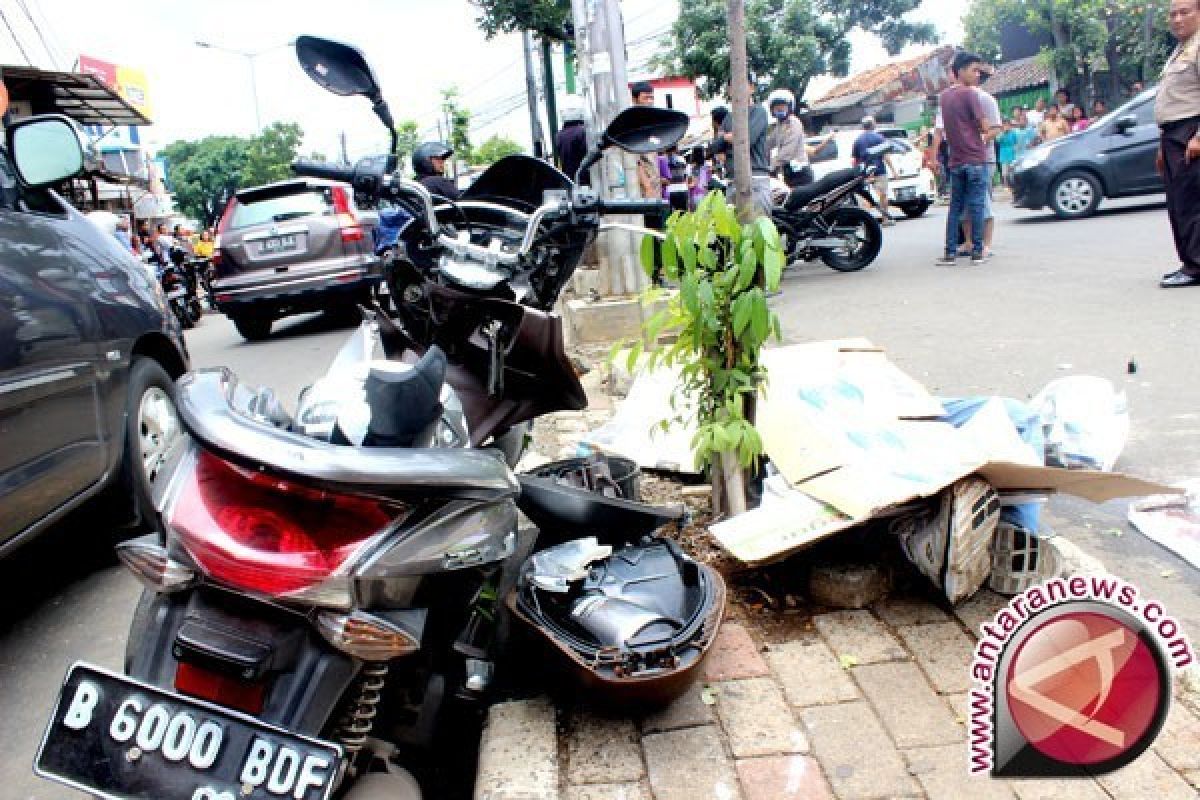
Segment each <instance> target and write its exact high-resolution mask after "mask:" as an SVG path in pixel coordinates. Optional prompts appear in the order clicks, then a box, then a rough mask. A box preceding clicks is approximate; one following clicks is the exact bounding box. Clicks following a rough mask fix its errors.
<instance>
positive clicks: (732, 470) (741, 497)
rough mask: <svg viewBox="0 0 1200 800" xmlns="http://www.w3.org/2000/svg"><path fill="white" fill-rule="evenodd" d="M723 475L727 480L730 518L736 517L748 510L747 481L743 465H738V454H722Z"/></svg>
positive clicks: (726, 487) (726, 498)
mask: <svg viewBox="0 0 1200 800" xmlns="http://www.w3.org/2000/svg"><path fill="white" fill-rule="evenodd" d="M721 474H722V476H723V477H724V479H725V490H726V492H728V495H727V496H726V497H725V500H726V501H727V505H728V512H729V516H731V517H736V516H737V515H738V514H741V513H742V512H744V511H745V510H746V481H745V479H744V476H743V473H742V465H741V464H739V463H738V457H737V453H734V452H732V451H730V452H725V453H721Z"/></svg>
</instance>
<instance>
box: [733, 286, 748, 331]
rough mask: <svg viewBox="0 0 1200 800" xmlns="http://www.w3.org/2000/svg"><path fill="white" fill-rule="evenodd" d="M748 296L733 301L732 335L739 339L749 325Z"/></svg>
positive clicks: (741, 296)
mask: <svg viewBox="0 0 1200 800" xmlns="http://www.w3.org/2000/svg"><path fill="white" fill-rule="evenodd" d="M751 311H752V309H751V307H750V296H749V295H745V294H743V295H740V296H739V297H738V298H737V299H736V300H734V301H733V335H734V336H737V337H741V335H742V334H743V333H745V332H746V326H748V325H749V324H750V314H751Z"/></svg>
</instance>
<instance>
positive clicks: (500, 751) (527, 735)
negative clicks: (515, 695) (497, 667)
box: [475, 697, 558, 800]
mask: <svg viewBox="0 0 1200 800" xmlns="http://www.w3.org/2000/svg"><path fill="white" fill-rule="evenodd" d="M557 797H558V732H557V730H556V725H555V711H554V705H553V703H551V702H550V700H548V699H546V698H544V697H539V698H534V699H532V700H518V701H515V702H511V703H498V704H497V705H494V706H492V708H491V709H490V710H489V711H488V718H487V723H486V724H485V725H484V728H483V735H482V738H481V740H480V743H479V767H478V769H477V771H476V775H475V800H554V799H555V798H557Z"/></svg>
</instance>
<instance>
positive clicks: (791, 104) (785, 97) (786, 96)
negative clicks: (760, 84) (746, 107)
mask: <svg viewBox="0 0 1200 800" xmlns="http://www.w3.org/2000/svg"><path fill="white" fill-rule="evenodd" d="M780 103H783V104H785V105H787V110H788V113H789V114H791V113H794V112H795V110H796V96H795V95H794V94H792V93H791V92H789V91H788V90H787V89H776V90H775V91H773V92H771V93H770V94H769V95H767V110H768V111H770V110H772V109H774V108H775V106H777V105H779V104H780Z"/></svg>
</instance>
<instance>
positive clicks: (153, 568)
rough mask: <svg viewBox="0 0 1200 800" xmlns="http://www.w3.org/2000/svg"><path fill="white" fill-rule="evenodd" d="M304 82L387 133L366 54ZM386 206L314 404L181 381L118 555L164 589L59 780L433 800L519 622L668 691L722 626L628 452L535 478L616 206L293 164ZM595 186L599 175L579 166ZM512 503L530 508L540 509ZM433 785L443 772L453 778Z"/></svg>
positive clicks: (546, 186) (535, 168) (155, 794)
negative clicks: (628, 462)
mask: <svg viewBox="0 0 1200 800" xmlns="http://www.w3.org/2000/svg"><path fill="white" fill-rule="evenodd" d="M296 51H297V56H298V58H299V61H300V64H301V66H302V67H303V69H304V71H305V72H306V73H307V74H308V75H309V76H310V77H311V78H312V79H313V80H315V81H316V82H317V83H318V84H319V85H321V86H322V87H324V88H325V89H327V90H329V91H331V92H334V93H336V94H341V95H359V96H364V97H367V98H368V99H369V100H370V101H371V103H372V106H373V109H374V111H375V113H376V114H377V115H378V117H379V118H380V120H381V121H382V122H383V123H384V124H385V126H386V127H387V128H388V130H389V131H391V132H392V136H393V148H392V149H393V152H394V151H395V133H394V131H395V125H394V124H393V122H392V119H391V114H390V112H389V111H388V108H387V105H386V103H385V102H384V100H383V98H382V94H381V91H380V88H379V86H378V84H377V82H376V80H375V77H374V75H373V73H372V71H371V68H370V67H369V65H368V64H367V61H366V59H365V58H364V56H363V55H362V53H361V52H359V51H358V50H357V49H355V48H353V47H350V46H347V45H344V44H340V43H337V42H332V41H329V40H325V39H319V38H316V37H309V36H302V37H300V38H299V39H298V40H297V42H296ZM687 122H688V120H687V117H686V115H683V114H680V113H678V112H673V111H667V110H662V109H654V108H631V109H627V110H626V111H624V112H622V113H621V114H619V115H618V116H617V117H616V118H615V119H614V120H613V122H612V124H611V125H610V126H609V128H608V129H607V130H606V131H605V133H604V134H603V140H602V142H601V143H600V144H599V146H598V147H597V148H596V149H594V150H593V151H592V152H591V153H590V154H589V156H588V158H587V159H586V160H585V162H584V166H582V167H581V168H580V169H581V171H582V170H585V169H587V168H589V167H590V166H592V165H593V164H595V163H596V162H597V161H599V159H600V158H601V157H602V154H603V151H604V150H606V149H608V148H612V147H617V148H622V149H625V150H627V151H630V152H634V153H646V152H654V151H659V150H662V149H665V148H666V147H669V146H670V145H671V144H673V143H674V142H676V141H678V139H679V138H680V137H681V136H682V135H683V134H684V132H685V130H686V128H687ZM294 168H295V171H296V172H298V173H299V174H302V175H310V176H316V177H326V178H333V179H335V180H341V181H345V182H347V183H350V184H351V185H353V187H354V189H355V191H356V194H357V195H359V196H361V197H363V198H364V199H367V200H371V201H374V202H375V203H376V204H377V205H379V206H381V207H386V208H387V209H388V210H389V211H390V212H391V213H393V214H394V216H393V217H392V222H393V223H395V224H392V225H391V227H392V229H393V230H394V234H395V235H394V237H392V238H391V239H390V240H389V242H388V243H387V245H386V247H385V248H384V249H386V250H387V251H388V253H389V255H388V257H387V263H386V280H387V283H388V288H389V292H390V294H391V301H392V304H393V305H394V307H395V314H396V316H395V318H394V319H393V318H391V317H390V316H388V315H386V314H383V313H382V312H381V311H380V310H378V309H377V310H376V312H375V313H374V314H368V315H367V319H365V320H364V323H363V325H362V326H361V327H360V328H359V330H358V331H357V332H356V333H355V334H354V335H353V336H352V337H351V338H350V340H349V341H348V342H347V343H346V344H345V346H344V347H343V348H342V350H341V351H340V352H339V354H338V356H337V357H336V358H335V359H334V361H333V364H332V365H331V367H330V368H329V371H328V372H327V373H326V375H325V376H324V377H322V378H321V379H320V380H318V381H316V382H315V383H314V384H313V385H312V386H311V387H309V388H308V389H307V390H305V392H304V393H302V395H301V397H300V399H299V401H298V404H297V407H296V410H295V412H294V413H291V412H289V411H288V410H287V409H286V408H285V407H284V406H283V404H282V403H281V402H279V400H278V399H277V398H276V397H275V395H274V393H273V392H272V391H271V390H269V389H262V388H255V387H249V386H245V385H243V384H241V383H240V382H239V381H238V380H237V377H236V376H235V375H234V374H233V373H231V372H230V371H228V370H225V369H213V370H201V371H197V372H194V373H190V374H188V375H186V376H185V377H184V378H182V379H181V380H180V382H179V383H178V385H177V387H176V393H177V406H178V409H179V413H180V418H181V421H182V422H183V425H184V427H185V428H186V431H187V433H188V436H187V437H183V438H182V439H181V441H180V443H179V445H178V446H177V447H176V448H175V449H174V451H173V452H172V453H171V454H170V456H169V459H168V463H167V465H166V466H165V467H164V471H163V472H164V475H165V477H164V479H163V480H161V481H160V482H159V483H158V484H157V486H156V487H155V497H154V500H155V507H156V509H157V510H158V511H159V513H160V515H161V519H162V522H163V529H164V530H163V532H162V533H160V534H152V535H149V536H145V537H142V538H139V539H134V540H131V541H129V542H126V543H123V544H122V545H120V546H119V549H118V553H119V556H120V559H121V561H122V562H123V563H124V564H125V565H126V566H127V567H128V568H129V569H130V570H131V571H132V572H133V574H134V575H135V576H137V577H138V578H139V580H141V582H142V583H143V584H144V585H145V587H146V589H145V592H144V593H143V596H142V598H141V600H140V602H139V604H138V607H137V610H136V613H135V615H134V619H133V622H132V624H131V628H130V632H129V641H128V646H127V652H126V659H125V665H124V672H123V673H116V672H112V671H109V670H105V669H101V668H98V667H95V666H91V665H88V664H83V663H79V664H76V665H74V666H73V667H72V668H71V669H70V670H69V672H68V674H67V678H66V680H65V683H64V685H63V688H62V690H61V693H60V695H59V698H58V701H57V703H56V706H55V708H54V710H53V712H52V714H51V717H50V720H49V724H48V727H47V730H46V733H45V736H44V738H43V741H42V744H41V747H40V749H39V752H38V756H37V760H36V763H35V768H36V770H37V772H38V774H40V775H42V776H44V777H47V778H50V779H52V780H56V781H59V782H62V783H65V784H68V785H70V786H73V787H76V788H78V789H81V790H83V791H85V792H88V793H90V794H92V795H95V796H99V797H105V798H147V799H149V798H154V799H155V800H158V799H160V798H191V799H192V800H234V798H239V800H240V799H246V798H249V799H251V800H253V799H254V798H282V797H285V796H286V797H291V798H295V800H317V799H318V798H321V799H325V798H331V797H338V798H346V799H347V800H384V798H387V799H388V800H414V799H415V798H420V797H422V795H423V791H422V789H423V787H422V786H421V783H422V780H425V781H426V784H427V785H426V786H425V787H424V790H425V794H426V796H437V797H443V796H446V794H445V792H444V791H443V790H442V788H441V787H438V786H431V785H429V784H430V783H431V782H430V781H429V772H428V769H427V768H426V763H427V762H428V761H430V760H436V759H434V758H433V755H434V754H438V753H440V754H443V755H444V754H445V753H446V752H449V751H452V750H454V748H456V747H457V748H458V749H459V750H466V751H468V752H469V747H464V746H463V744H462V738H463V735H462V733H461V732H460V731H461V728H459V729H458V730H456V729H455V727H454V722H455V721H458V724H460V725H461V723H462V720H468V721H476V722H477V720H478V719H479V718H480V716H481V715H482V712H483V710H484V709H486V704H487V702H488V701H489V699H490V698H491V697H492V692H493V691H494V690H495V687H496V685H497V683H498V681H499V680H500V679H501V678H502V677H503V675H504V670H505V667H506V663H507V662H506V658H505V657H506V652H507V649H508V646H509V643H510V641H511V640H512V638H513V636H515V635H516V634H517V633H518V632H521V634H522V635H523V636H525V637H526V639H527V640H528V641H533V642H535V643H537V644H538V645H539V646H541V647H542V648H543V649H544V651H545V652H546V653H547V654H549V655H550V656H552V657H554V658H557V659H559V660H558V661H557V662H555V663H557V664H559V665H560V667H559V670H560V672H561V673H562V674H563V675H564V676H570V677H571V678H573V679H574V680H576V681H578V683H579V684H580V685H582V686H584V687H587V688H591V689H592V690H594V691H596V692H600V693H602V696H604V697H607V698H612V699H616V700H618V701H621V702H627V703H632V704H643V703H661V702H665V701H667V700H669V699H671V698H672V697H674V696H676V695H677V694H678V693H679V692H680V691H682V689H683V688H684V687H686V686H687V684H688V682H689V681H690V680H691V679H692V678H693V676H694V675H695V673H696V671H697V668H698V666H699V664H700V663H701V660H702V659H703V657H704V655H705V654H706V652H707V650H708V647H709V645H710V644H711V642H712V640H713V638H714V636H715V634H716V631H717V627H718V625H719V624H720V621H721V616H722V613H723V609H724V599H725V590H724V585H723V583H722V581H721V578H720V577H719V575H717V573H716V572H714V571H713V570H711V569H710V568H708V567H707V566H705V565H702V564H699V563H697V562H695V561H693V560H692V559H690V558H688V557H687V556H686V555H684V554H683V553H682V552H681V551H680V550H679V548H678V547H677V546H676V545H675V544H674V543H673V542H672V541H670V540H669V539H666V538H664V537H661V536H656V535H655V531H657V530H658V529H659V528H660V527H662V526H663V525H664V524H667V523H670V522H673V521H676V520H677V519H678V517H679V516H680V512H678V511H674V510H671V509H665V508H659V507H655V506H650V505H646V504H643V503H641V502H639V501H638V497H637V488H636V481H635V480H633V479H632V478H631V476H630V474H629V472H628V470H625V471H621V470H617V469H616V468H615V467H616V464H615V462H616V460H615V459H614V460H613V461H608V462H606V461H605V460H604V459H598V458H586V459H576V460H573V461H572V462H569V463H558V464H551V465H547V466H545V467H543V468H541V469H540V470H539V471H538V474H521V475H518V474H515V473H514V471H513V468H514V466H515V465H516V464H517V461H518V459H519V458H520V456H521V454H522V452H523V450H524V448H525V445H526V442H527V438H528V430H529V426H530V423H531V421H532V420H533V419H535V418H536V417H538V416H540V415H542V414H546V413H549V412H552V411H557V410H566V409H582V408H583V407H585V405H586V396H585V394H584V392H583V389H582V387H581V385H580V383H579V379H578V377H577V375H576V372H575V369H574V368H573V365H572V364H571V362H570V360H569V359H568V358H567V356H566V354H565V352H564V349H563V332H562V321H561V319H560V318H559V317H558V316H557V315H556V314H555V313H554V312H553V311H552V310H551V309H552V307H553V305H554V303H555V301H556V299H557V298H558V295H559V293H560V292H561V290H562V288H563V287H564V286H565V285H566V283H567V282H568V280H569V279H570V277H571V274H572V272H573V271H574V269H575V267H576V265H577V264H578V262H579V260H580V258H581V257H582V254H583V251H584V248H585V247H587V245H588V244H589V243H590V242H591V241H593V239H594V238H595V236H596V235H597V233H598V232H600V231H601V230H603V229H604V228H605V224H603V223H602V221H601V219H602V217H603V216H604V215H606V214H629V215H633V214H644V213H651V212H653V213H659V212H660V211H661V210H662V207H663V205H664V204H663V203H662V202H661V201H657V200H652V201H640V200H628V201H615V202H609V201H605V200H601V199H599V198H598V197H597V196H596V194H595V193H594V192H592V191H591V190H590V189H587V188H586V187H580V186H579V185H578V181H575V182H572V181H571V180H570V179H569V178H568V177H567V176H565V175H563V174H562V173H560V172H558V171H557V170H555V169H554V168H553V167H551V166H549V165H547V164H546V163H544V162H542V161H538V160H536V159H532V158H528V157H525V156H510V157H508V158H505V159H502V160H501V161H499V162H497V163H496V164H495V165H494V166H492V167H491V168H490V169H488V170H487V171H486V172H485V173H484V174H483V175H481V176H480V177H479V179H478V180H477V181H476V182H475V183H474V184H473V185H472V186H471V187H470V189H468V190H467V191H466V192H465V193H464V195H463V197H462V198H461V199H459V200H458V201H456V202H454V203H448V204H445V205H439V206H435V205H434V201H433V198H432V197H431V196H430V194H429V193H428V191H426V190H425V189H424V188H423V187H422V186H421V185H420V184H416V183H412V182H409V181H406V180H404V179H403V178H402V177H400V176H399V175H398V174H397V173H396V158H395V156H387V157H383V158H372V159H364V160H363V161H361V162H359V164H357V165H356V166H355V167H354V168H352V169H351V168H341V167H336V166H331V165H328V164H314V163H297V164H295V165H294ZM576 177H578V176H576ZM518 509H520V510H521V511H523V512H524V514H525V515H526V519H528V520H529V521H531V522H532V524H529V523H522V522H521V521H520V517H519V515H518ZM433 783H436V781H433Z"/></svg>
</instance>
